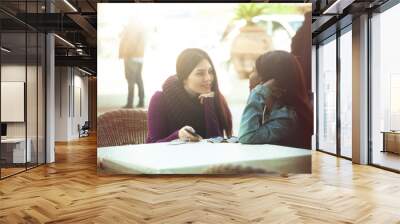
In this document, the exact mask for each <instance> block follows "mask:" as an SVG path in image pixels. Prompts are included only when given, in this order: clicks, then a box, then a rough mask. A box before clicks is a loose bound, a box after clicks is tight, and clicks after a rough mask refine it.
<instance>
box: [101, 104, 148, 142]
mask: <svg viewBox="0 0 400 224" xmlns="http://www.w3.org/2000/svg"><path fill="white" fill-rule="evenodd" d="M97 121H98V122H97V146H98V147H106V146H117V145H127V144H142V143H146V138H147V112H146V111H144V110H137V109H119V110H114V111H109V112H106V113H104V114H102V115H100V116H99V117H98V119H97Z"/></svg>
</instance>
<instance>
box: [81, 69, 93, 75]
mask: <svg viewBox="0 0 400 224" xmlns="http://www.w3.org/2000/svg"><path fill="white" fill-rule="evenodd" d="M78 70H79V71H81V72H83V73H85V74H87V75H90V76H91V75H92V73H90V72H88V71H86V70H83V69H81V68H79V67H78Z"/></svg>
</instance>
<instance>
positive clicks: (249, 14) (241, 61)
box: [231, 3, 272, 79]
mask: <svg viewBox="0 0 400 224" xmlns="http://www.w3.org/2000/svg"><path fill="white" fill-rule="evenodd" d="M266 9H267V5H265V4H255V3H249V4H241V5H240V6H239V7H238V8H236V12H235V14H236V15H235V18H234V19H233V21H234V22H235V21H238V20H244V21H246V24H245V25H244V26H243V27H241V28H240V33H239V34H238V35H237V36H236V37H235V38H234V40H233V42H232V46H231V62H232V63H233V65H234V68H235V70H236V71H237V73H238V74H239V78H240V79H246V78H248V77H249V75H250V74H251V73H252V71H253V67H254V62H255V60H256V59H257V57H258V56H260V55H261V54H263V53H265V52H268V51H270V50H271V49H272V40H271V38H270V37H269V36H268V35H267V34H266V30H265V29H264V28H263V27H261V26H258V25H257V24H256V23H254V21H253V18H254V17H256V16H259V15H262V14H265V13H266Z"/></svg>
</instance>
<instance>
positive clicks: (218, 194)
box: [0, 137, 400, 224]
mask: <svg viewBox="0 0 400 224" xmlns="http://www.w3.org/2000/svg"><path fill="white" fill-rule="evenodd" d="M56 158H57V161H56V163H55V164H51V165H46V166H42V167H39V168H36V169H33V170H30V171H28V172H26V173H22V174H19V175H17V176H14V177H10V178H8V179H5V180H3V181H0V223H43V222H48V223H373V224H376V223H385V224H386V223H400V175H399V174H395V173H391V172H387V171H384V170H380V169H377V168H374V167H368V166H359V165H352V164H351V162H350V161H347V160H343V159H338V158H336V157H333V156H330V155H326V154H323V153H319V152H315V153H314V154H313V174H312V175H293V176H289V177H287V178H286V177H279V176H240V177H237V176H236V177H233V176H230V177H215V176H214V177H201V176H186V177H177V176H168V177H160V176H157V177H145V176H141V177H134V176H113V177H100V176H97V174H96V142H95V138H94V137H91V138H84V139H82V140H81V141H77V142H71V143H69V144H57V147H56Z"/></svg>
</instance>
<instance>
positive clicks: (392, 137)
mask: <svg viewBox="0 0 400 224" xmlns="http://www.w3.org/2000/svg"><path fill="white" fill-rule="evenodd" d="M382 133H383V152H393V153H397V154H400V131H396V132H394V131H388V132H382Z"/></svg>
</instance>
